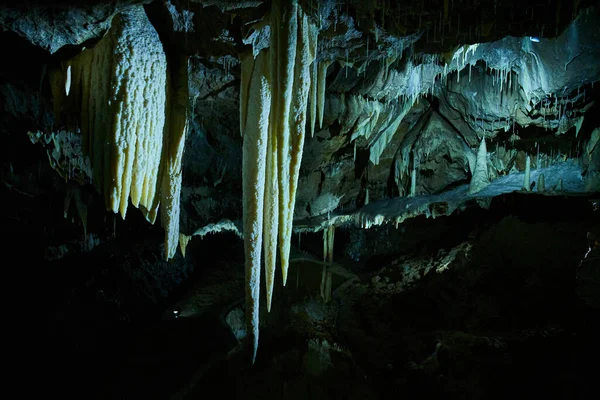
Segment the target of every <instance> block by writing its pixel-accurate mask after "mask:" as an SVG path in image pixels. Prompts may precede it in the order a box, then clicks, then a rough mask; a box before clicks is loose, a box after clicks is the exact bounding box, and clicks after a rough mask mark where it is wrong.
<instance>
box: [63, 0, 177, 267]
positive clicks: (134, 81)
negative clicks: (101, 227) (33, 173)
mask: <svg viewBox="0 0 600 400" xmlns="http://www.w3.org/2000/svg"><path fill="white" fill-rule="evenodd" d="M184 64H186V65H184V66H183V67H182V68H181V70H179V69H177V71H176V72H175V71H174V72H173V73H172V74H171V79H170V80H171V82H170V84H171V86H172V89H171V90H169V91H167V85H168V84H169V78H168V77H167V57H166V55H165V52H164V50H163V47H162V43H161V41H160V39H159V37H158V34H157V32H156V30H155V29H154V27H153V26H152V24H151V23H150V21H149V20H148V17H147V16H146V13H145V12H144V9H143V7H142V6H136V7H132V8H130V9H129V10H128V11H126V12H123V13H121V14H119V15H117V16H116V17H115V19H114V20H113V23H112V27H111V28H110V30H109V32H108V33H107V34H106V35H105V36H104V37H103V38H102V39H101V40H100V41H99V42H98V43H97V44H96V45H95V46H94V47H93V48H88V49H85V50H83V51H82V52H81V53H79V54H78V55H77V56H75V57H74V58H72V59H71V60H69V62H68V66H67V70H66V73H65V74H63V80H62V85H64V86H62V87H61V90H60V94H59V91H57V90H56V89H55V86H56V83H57V82H56V81H55V80H53V82H52V86H53V97H54V103H55V110H58V111H60V110H61V108H64V114H65V118H66V121H63V122H65V123H67V124H70V125H74V124H76V125H77V127H78V128H80V129H81V135H82V137H81V142H82V147H83V151H84V153H85V155H87V156H88V157H89V159H90V164H91V167H92V170H93V173H92V182H93V184H94V185H95V187H96V189H97V190H98V191H99V192H100V193H102V194H103V196H104V201H105V205H106V208H107V209H108V210H111V211H113V212H114V213H117V212H119V213H120V214H121V216H122V218H125V216H126V213H127V207H128V205H129V201H130V200H131V203H132V204H133V206H134V207H137V208H139V209H140V210H141V211H142V213H143V214H144V215H145V217H146V219H147V220H148V221H150V222H151V223H154V222H155V220H156V217H157V213H158V208H159V205H160V206H162V207H161V222H162V224H163V227H164V229H165V248H166V253H165V255H166V258H167V259H168V258H171V257H173V255H174V253H175V251H176V248H177V244H178V242H179V197H180V189H181V160H182V156H183V147H184V143H185V132H186V129H187V108H188V104H187V103H188V95H187V59H185V62H184ZM181 82H183V83H181ZM65 94H66V95H65ZM63 103H64V104H63ZM57 120H58V121H60V120H61V115H60V113H58V114H57Z"/></svg>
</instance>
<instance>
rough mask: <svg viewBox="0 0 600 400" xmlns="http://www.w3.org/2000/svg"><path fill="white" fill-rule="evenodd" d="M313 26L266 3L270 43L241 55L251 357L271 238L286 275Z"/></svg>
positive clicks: (282, 6) (271, 259) (294, 10)
mask: <svg viewBox="0 0 600 400" xmlns="http://www.w3.org/2000/svg"><path fill="white" fill-rule="evenodd" d="M317 33H318V31H317V28H316V26H315V25H314V24H312V23H310V22H309V20H308V16H307V15H305V14H304V12H303V11H302V9H301V8H300V7H299V6H298V2H297V1H292V2H287V1H281V0H276V1H274V2H273V4H272V10H271V36H270V48H269V49H265V50H262V51H260V52H259V53H258V55H257V56H256V59H254V58H253V57H252V55H247V56H245V57H244V59H243V61H242V82H241V83H242V85H241V89H240V97H241V99H240V104H241V106H240V118H241V121H240V128H241V129H242V130H243V132H242V136H243V137H244V160H243V171H244V172H243V182H244V186H243V187H244V200H243V202H244V243H245V249H246V250H245V252H246V302H247V308H246V323H247V326H248V332H249V338H251V342H252V346H253V357H252V360H253V362H254V360H255V358H256V351H257V346H258V302H259V297H260V296H259V294H260V265H261V264H260V261H261V252H260V248H261V247H262V246H263V245H264V253H265V283H266V298H267V309H268V310H270V308H271V302H272V293H273V284H274V282H273V281H274V275H275V265H276V249H277V244H279V255H280V261H281V268H282V275H283V284H284V286H285V284H286V281H287V273H288V264H289V252H290V244H291V239H292V222H293V211H294V207H295V199H296V188H297V184H298V175H299V172H300V164H301V159H302V149H303V147H304V138H305V130H306V125H307V109H308V99H309V95H310V94H311V93H310V92H311V75H312V74H311V65H312V64H313V62H314V59H315V57H316V48H317ZM317 90H318V89H317ZM317 97H318V96H317ZM249 135H250V137H248V136H249Z"/></svg>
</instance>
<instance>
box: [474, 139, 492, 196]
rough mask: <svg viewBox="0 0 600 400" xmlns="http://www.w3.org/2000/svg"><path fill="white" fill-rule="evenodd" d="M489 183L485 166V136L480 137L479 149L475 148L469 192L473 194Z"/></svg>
mask: <svg viewBox="0 0 600 400" xmlns="http://www.w3.org/2000/svg"><path fill="white" fill-rule="evenodd" d="M489 183H490V178H489V175H488V168H487V148H486V145H485V138H483V139H481V144H480V145H479V150H477V161H476V163H475V171H474V172H473V177H472V178H471V183H470V184H469V194H474V193H477V192H479V191H481V190H482V189H483V188H484V187H486V186H487V185H488V184H489Z"/></svg>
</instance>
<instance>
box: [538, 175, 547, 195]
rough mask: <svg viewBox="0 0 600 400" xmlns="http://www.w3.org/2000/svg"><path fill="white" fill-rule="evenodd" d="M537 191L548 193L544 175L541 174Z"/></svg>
mask: <svg viewBox="0 0 600 400" xmlns="http://www.w3.org/2000/svg"><path fill="white" fill-rule="evenodd" d="M537 191H538V192H540V193H542V192H544V191H546V183H545V179H544V174H540V176H539V178H538V181H537Z"/></svg>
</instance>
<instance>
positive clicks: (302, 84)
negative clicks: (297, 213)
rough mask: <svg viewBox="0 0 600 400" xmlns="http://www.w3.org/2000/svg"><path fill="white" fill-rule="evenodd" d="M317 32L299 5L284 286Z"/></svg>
mask: <svg viewBox="0 0 600 400" xmlns="http://www.w3.org/2000/svg"><path fill="white" fill-rule="evenodd" d="M317 33H318V31H317V29H316V26H315V25H314V24H311V23H309V21H308V16H307V15H305V14H304V13H303V12H302V10H301V9H300V8H299V9H298V45H297V52H296V63H295V70H294V85H293V90H292V96H293V99H292V104H291V113H290V117H289V126H290V136H289V137H290V146H289V148H290V151H291V152H290V163H289V169H290V170H289V174H288V176H289V181H288V182H287V185H286V186H285V189H287V193H285V198H286V199H287V203H286V204H285V206H284V208H283V209H281V208H280V221H279V223H280V228H279V241H280V260H281V271H282V276H283V285H284V286H285V285H286V282H287V271H288V263H289V261H288V257H289V253H290V243H291V240H292V221H293V218H294V215H293V214H294V207H295V205H296V190H297V187H298V177H299V175H300V165H301V162H302V151H303V149H304V138H305V136H306V116H307V105H308V96H309V91H310V67H311V64H312V63H313V62H314V59H315V57H316V53H317ZM280 182H281V180H280ZM281 188H282V186H281V185H280V190H281ZM280 195H281V194H280ZM282 216H283V218H282Z"/></svg>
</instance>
